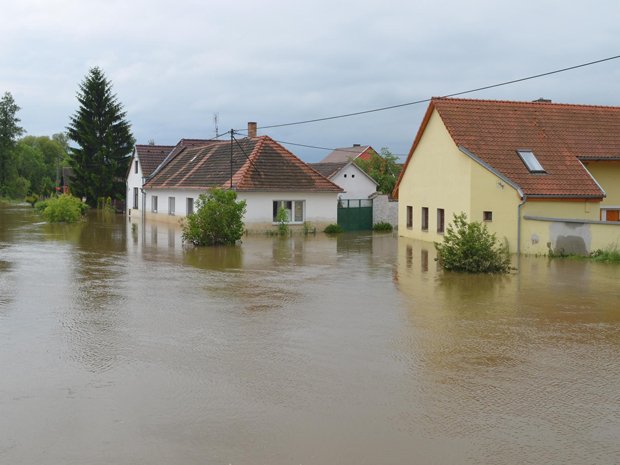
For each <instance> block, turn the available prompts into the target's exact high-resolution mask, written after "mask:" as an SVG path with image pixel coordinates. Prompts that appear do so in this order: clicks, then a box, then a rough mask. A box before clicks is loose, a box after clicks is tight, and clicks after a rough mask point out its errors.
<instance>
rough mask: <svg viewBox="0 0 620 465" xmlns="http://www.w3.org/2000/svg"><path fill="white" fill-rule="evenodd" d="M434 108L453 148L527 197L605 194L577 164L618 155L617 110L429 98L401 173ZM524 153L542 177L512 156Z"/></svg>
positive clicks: (619, 110) (619, 125) (619, 123)
mask: <svg viewBox="0 0 620 465" xmlns="http://www.w3.org/2000/svg"><path fill="white" fill-rule="evenodd" d="M433 110H437V112H438V113H439V115H440V116H441V119H442V120H443V122H444V124H445V126H446V128H447V130H448V132H449V133H450V136H451V137H452V139H453V141H454V143H455V144H456V145H457V146H460V147H463V148H465V149H467V150H468V151H469V152H471V153H473V154H474V155H475V156H476V157H478V158H479V159H481V160H482V161H483V162H485V163H487V164H488V165H490V166H491V167H492V168H493V169H495V170H496V171H498V172H499V173H500V174H502V175H504V176H505V177H507V178H508V179H509V180H510V181H512V182H513V183H515V184H516V185H518V186H519V187H520V188H521V190H522V191H523V193H524V194H525V195H526V196H530V197H536V196H540V197H546V196H551V197H562V198H587V197H592V198H602V197H603V195H604V192H603V191H601V189H600V187H599V186H598V185H597V183H596V182H595V181H594V179H593V178H592V177H591V176H590V174H589V172H588V171H587V170H586V168H585V167H584V166H583V165H582V163H581V162H580V161H579V160H580V159H584V160H585V159H610V160H611V159H617V158H618V157H619V156H620V107H604V106H593V105H569V104H556V103H547V102H509V101H496V100H468V99H449V98H434V99H432V101H431V103H430V105H429V107H428V110H427V113H426V116H425V118H424V121H423V123H422V126H421V127H420V130H419V132H418V135H417V136H416V140H415V141H414V144H413V146H412V148H411V151H410V153H409V156H408V158H407V162H406V163H405V169H406V166H407V165H408V163H409V160H410V159H411V156H412V154H413V152H414V151H415V148H416V146H417V144H418V142H419V140H420V138H421V136H422V133H423V131H424V128H425V127H426V124H427V123H428V120H429V119H430V116H431V114H432V112H433ZM524 149H525V150H531V151H532V152H534V154H535V155H536V158H537V159H538V160H539V161H540V163H541V164H542V166H543V168H544V169H545V173H531V172H530V171H529V170H528V169H527V167H526V166H525V164H524V163H523V161H522V160H521V158H520V157H519V155H518V153H517V150H524ZM403 171H404V170H403ZM399 183H400V179H399ZM397 191H398V184H397V187H396V189H395V193H397Z"/></svg>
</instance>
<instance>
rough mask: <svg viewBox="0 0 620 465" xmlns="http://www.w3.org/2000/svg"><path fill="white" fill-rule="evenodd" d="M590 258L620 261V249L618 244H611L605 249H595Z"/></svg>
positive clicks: (606, 261) (610, 261)
mask: <svg viewBox="0 0 620 465" xmlns="http://www.w3.org/2000/svg"><path fill="white" fill-rule="evenodd" d="M590 258H592V260H594V261H596V262H605V263H620V250H618V246H617V245H611V246H609V247H607V248H605V249H604V250H601V249H597V250H595V251H593V252H592V253H590Z"/></svg>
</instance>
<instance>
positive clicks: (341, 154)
mask: <svg viewBox="0 0 620 465" xmlns="http://www.w3.org/2000/svg"><path fill="white" fill-rule="evenodd" d="M368 149H370V150H372V151H373V152H374V150H373V148H372V147H371V146H370V145H354V146H353V147H341V148H338V149H335V150H333V151H332V152H330V153H329V154H328V155H327V156H326V157H325V158H323V159H322V160H321V161H320V163H345V162H349V161H351V160H355V159H356V158H357V157H359V156H363V154H364V152H366V151H367V150H368Z"/></svg>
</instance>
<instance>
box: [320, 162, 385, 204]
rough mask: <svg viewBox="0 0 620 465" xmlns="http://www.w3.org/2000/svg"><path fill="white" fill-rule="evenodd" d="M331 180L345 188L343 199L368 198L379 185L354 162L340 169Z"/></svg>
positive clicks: (342, 194)
mask: <svg viewBox="0 0 620 465" xmlns="http://www.w3.org/2000/svg"><path fill="white" fill-rule="evenodd" d="M345 176H346V177H345ZM331 181H332V182H333V183H335V184H337V185H338V186H340V187H342V188H343V189H344V192H343V193H341V194H340V198H342V199H367V198H368V197H369V196H370V195H372V194H374V193H375V192H376V191H377V185H376V184H375V183H374V182H372V181H371V180H370V179H368V176H367V175H366V173H364V172H363V171H362V170H361V169H360V168H358V167H357V165H355V164H353V163H350V164H349V165H347V166H345V167H344V168H343V169H342V170H340V171H339V172H338V173H337V174H336V176H334V177H333V178H331Z"/></svg>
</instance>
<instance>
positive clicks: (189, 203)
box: [185, 197, 194, 216]
mask: <svg viewBox="0 0 620 465" xmlns="http://www.w3.org/2000/svg"><path fill="white" fill-rule="evenodd" d="M192 213H194V198H193V197H187V200H186V201H185V215H186V216H187V215H191V214H192Z"/></svg>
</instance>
